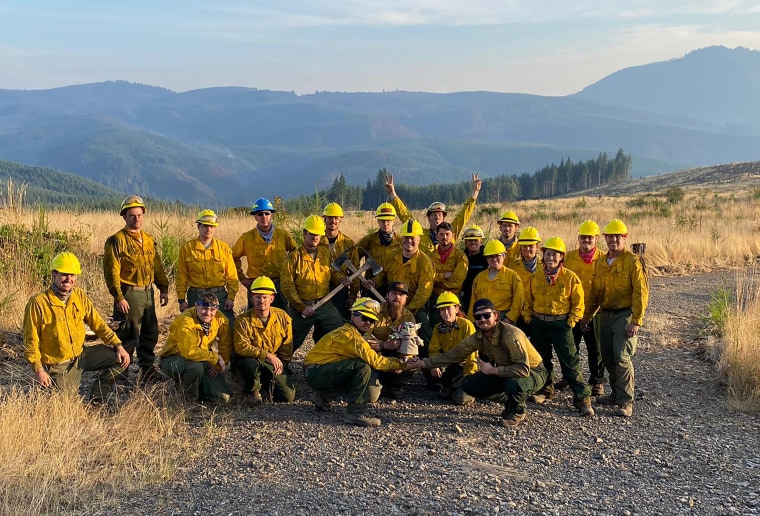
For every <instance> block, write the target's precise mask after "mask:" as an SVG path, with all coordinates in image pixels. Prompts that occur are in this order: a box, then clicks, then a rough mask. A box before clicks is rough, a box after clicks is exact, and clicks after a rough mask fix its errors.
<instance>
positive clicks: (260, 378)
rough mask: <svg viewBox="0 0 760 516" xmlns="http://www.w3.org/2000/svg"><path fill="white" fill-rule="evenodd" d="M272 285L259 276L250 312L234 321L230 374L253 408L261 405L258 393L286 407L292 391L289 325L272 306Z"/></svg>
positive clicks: (290, 324)
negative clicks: (262, 392) (233, 373)
mask: <svg viewBox="0 0 760 516" xmlns="http://www.w3.org/2000/svg"><path fill="white" fill-rule="evenodd" d="M276 294H277V290H276V289H275V286H274V282H273V281H272V280H271V279H269V278H267V277H266V276H259V277H258V278H256V279H255V280H254V282H253V283H252V284H251V297H250V298H249V299H251V300H252V301H251V302H252V303H253V308H251V309H250V310H248V311H247V312H245V313H243V314H240V315H239V316H238V317H237V319H235V331H234V334H233V337H232V344H233V347H234V349H235V357H234V358H233V359H232V371H233V372H235V373H236V374H238V375H239V376H240V379H241V381H242V383H243V394H245V395H250V396H251V400H252V403H253V404H254V405H260V404H261V403H262V401H263V398H262V395H261V389H262V388H263V389H264V393H265V394H266V396H267V397H268V398H269V397H271V399H272V401H276V402H285V403H290V402H292V401H293V400H294V399H296V389H295V387H294V386H293V380H292V378H291V377H290V370H289V368H288V365H289V364H290V359H291V358H292V357H293V323H292V321H291V319H290V316H289V315H288V314H287V313H286V312H285V310H281V309H279V308H275V307H273V306H272V303H273V302H274V298H275V295H276Z"/></svg>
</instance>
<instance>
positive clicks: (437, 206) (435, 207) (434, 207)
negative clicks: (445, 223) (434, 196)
mask: <svg viewBox="0 0 760 516" xmlns="http://www.w3.org/2000/svg"><path fill="white" fill-rule="evenodd" d="M436 211H440V212H441V213H443V216H444V217H445V216H446V215H447V212H446V205H445V204H443V203H442V202H438V201H436V202H434V203H431V204H430V206H428V209H427V212H426V215H430V214H431V213H433V212H436Z"/></svg>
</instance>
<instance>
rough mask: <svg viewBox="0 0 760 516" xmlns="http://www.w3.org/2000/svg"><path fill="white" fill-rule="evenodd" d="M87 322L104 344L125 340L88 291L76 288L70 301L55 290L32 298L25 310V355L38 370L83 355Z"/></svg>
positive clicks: (112, 344) (116, 344) (114, 344)
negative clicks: (58, 294) (98, 307)
mask: <svg viewBox="0 0 760 516" xmlns="http://www.w3.org/2000/svg"><path fill="white" fill-rule="evenodd" d="M85 323H86V324H87V325H88V326H89V327H90V328H91V329H92V331H94V332H95V335H97V336H98V337H100V338H101V339H102V340H103V342H104V343H106V344H108V345H111V346H118V345H119V344H121V341H120V340H119V338H118V337H117V336H116V334H115V333H114V332H113V331H112V330H111V328H109V327H108V326H107V325H106V323H105V321H103V318H102V317H100V314H99V313H98V311H97V310H96V309H95V307H94V306H93V304H92V301H90V298H89V297H87V294H85V292H84V290H82V289H81V288H77V287H74V289H73V291H72V293H71V296H70V297H69V299H68V302H67V303H66V304H64V303H63V301H61V300H60V299H58V297H57V296H56V295H55V294H54V293H53V290H52V289H48V290H47V291H45V292H42V293H40V294H37V295H36V296H32V297H31V298H29V301H28V302H27V304H26V308H25V309H24V356H25V357H26V359H27V360H28V361H29V363H30V364H32V368H33V369H34V370H35V372H36V371H40V370H41V369H42V365H43V364H45V365H55V364H60V363H62V362H66V361H68V360H71V359H73V358H76V357H78V356H79V355H81V354H82V348H83V346H84V338H85V328H84V325H85Z"/></svg>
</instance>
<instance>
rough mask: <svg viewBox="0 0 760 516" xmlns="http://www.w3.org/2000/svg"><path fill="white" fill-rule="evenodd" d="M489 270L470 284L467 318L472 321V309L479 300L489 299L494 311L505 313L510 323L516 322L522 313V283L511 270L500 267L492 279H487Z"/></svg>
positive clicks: (523, 295) (523, 296) (523, 294)
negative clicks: (470, 292) (494, 308)
mask: <svg viewBox="0 0 760 516" xmlns="http://www.w3.org/2000/svg"><path fill="white" fill-rule="evenodd" d="M490 272H491V269H490V268H489V269H486V270H484V271H483V272H481V273H480V274H478V275H477V276H475V280H474V281H473V282H472V296H471V297H470V306H469V308H468V309H467V317H469V318H470V320H472V307H473V305H474V304H475V301H477V300H479V299H490V300H491V302H492V303H493V305H494V306H495V307H496V310H498V311H499V312H507V317H508V318H509V320H510V321H512V322H516V321H517V318H518V317H520V313H521V312H522V307H523V301H524V299H525V293H524V290H523V289H524V286H523V282H522V281H521V280H520V276H518V275H517V273H516V272H515V271H513V270H512V269H508V268H507V267H502V268H501V269H499V272H498V273H497V274H496V276H494V278H493V279H491V278H490V277H489V273H490Z"/></svg>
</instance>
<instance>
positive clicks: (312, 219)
mask: <svg viewBox="0 0 760 516" xmlns="http://www.w3.org/2000/svg"><path fill="white" fill-rule="evenodd" d="M301 229H305V230H306V231H308V232H309V233H311V234H312V235H320V236H325V221H324V220H322V217H320V216H319V215H309V216H308V217H306V218H305V219H303V222H302V223H301Z"/></svg>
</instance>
